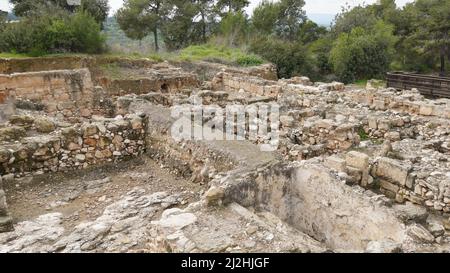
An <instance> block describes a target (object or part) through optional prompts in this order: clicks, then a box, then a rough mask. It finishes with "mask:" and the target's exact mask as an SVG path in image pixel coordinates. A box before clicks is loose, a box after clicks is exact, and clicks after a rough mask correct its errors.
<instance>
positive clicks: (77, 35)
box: [0, 11, 104, 56]
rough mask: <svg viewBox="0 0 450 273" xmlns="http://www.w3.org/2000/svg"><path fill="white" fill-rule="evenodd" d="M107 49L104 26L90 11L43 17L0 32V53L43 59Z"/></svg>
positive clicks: (25, 19)
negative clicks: (20, 54)
mask: <svg viewBox="0 0 450 273" xmlns="http://www.w3.org/2000/svg"><path fill="white" fill-rule="evenodd" d="M103 49H104V37H103V36H102V35H101V32H100V25H99V24H98V23H97V22H96V21H95V19H94V18H92V17H91V16H90V15H88V14H87V13H86V12H83V11H79V12H76V13H75V14H74V15H72V16H69V15H66V16H60V15H59V14H55V15H53V14H41V16H38V17H35V16H32V17H26V18H23V19H22V20H21V21H20V22H17V23H10V24H7V26H6V27H5V28H4V30H3V31H2V32H0V51H3V52H13V53H28V54H30V55H32V56H40V55H44V54H49V53H65V52H81V53H90V54H93V53H99V52H102V51H103Z"/></svg>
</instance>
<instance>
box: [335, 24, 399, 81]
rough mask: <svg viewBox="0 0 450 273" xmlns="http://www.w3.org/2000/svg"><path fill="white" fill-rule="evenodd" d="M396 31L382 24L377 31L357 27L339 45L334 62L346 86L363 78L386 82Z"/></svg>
mask: <svg viewBox="0 0 450 273" xmlns="http://www.w3.org/2000/svg"><path fill="white" fill-rule="evenodd" d="M392 32H393V29H392V27H390V26H389V25H386V24H385V23H383V22H381V21H380V22H378V23H377V24H376V25H375V27H374V29H373V30H370V31H366V30H364V29H363V28H360V27H356V28H354V29H353V30H352V31H351V32H350V33H342V34H341V35H339V37H338V39H337V40H336V41H335V43H334V46H333V49H332V50H331V54H330V62H331V63H332V64H333V68H334V71H335V73H336V75H337V76H338V77H339V79H340V80H341V81H343V82H345V83H350V82H354V81H355V80H358V79H363V78H384V76H385V73H386V72H387V71H388V69H389V65H390V63H391V57H392V50H393V45H394V43H395V38H394V36H393V34H392Z"/></svg>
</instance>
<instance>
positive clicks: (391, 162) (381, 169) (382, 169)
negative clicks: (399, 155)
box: [375, 157, 411, 186]
mask: <svg viewBox="0 0 450 273" xmlns="http://www.w3.org/2000/svg"><path fill="white" fill-rule="evenodd" d="M410 170H411V166H410V165H409V164H406V163H403V162H400V161H398V160H395V159H391V158H387V157H382V158H381V159H380V160H378V166H377V168H376V173H375V174H376V175H377V176H378V177H382V178H385V179H387V180H389V181H390V182H392V183H394V184H397V185H400V186H406V182H407V180H408V174H409V172H410Z"/></svg>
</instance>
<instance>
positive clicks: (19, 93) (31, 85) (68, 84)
mask: <svg viewBox="0 0 450 273" xmlns="http://www.w3.org/2000/svg"><path fill="white" fill-rule="evenodd" d="M0 97H7V98H10V99H13V100H16V101H18V100H21V101H31V102H33V103H37V104H40V105H42V106H43V107H44V109H45V111H46V112H48V113H57V112H60V113H62V114H64V116H73V115H82V116H90V110H89V109H91V108H92V105H93V98H94V85H93V83H92V80H91V75H90V72H89V70H88V69H79V70H58V71H45V72H27V73H15V74H11V75H5V74H0Z"/></svg>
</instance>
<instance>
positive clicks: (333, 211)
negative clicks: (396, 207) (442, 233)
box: [213, 163, 406, 252]
mask: <svg viewBox="0 0 450 273" xmlns="http://www.w3.org/2000/svg"><path fill="white" fill-rule="evenodd" d="M213 184H214V185H216V187H218V188H222V189H223V190H224V193H223V202H224V204H228V203H230V202H237V203H239V204H241V205H242V206H245V207H254V208H256V209H257V210H261V211H270V212H271V213H273V214H275V215H276V216H278V217H280V219H282V220H283V221H286V222H287V223H289V224H291V225H292V226H294V227H296V228H297V229H299V230H301V231H303V232H305V233H307V234H308V235H310V236H312V237H313V238H315V239H316V240H318V241H321V242H324V243H325V244H326V245H327V247H330V248H331V249H334V250H335V251H339V250H344V251H345V252H353V251H356V252H361V251H365V250H366V249H367V248H368V246H369V244H370V243H371V242H372V241H374V242H383V243H392V244H401V243H402V241H403V240H404V237H405V233H406V229H405V227H404V225H403V224H402V223H401V221H400V220H398V219H397V218H396V216H395V214H394V212H393V211H392V210H391V209H389V208H387V207H385V206H383V205H381V204H380V203H377V202H376V201H375V200H374V199H372V198H370V197H369V196H368V195H366V194H365V193H364V192H361V191H357V190H354V189H353V188H352V187H349V186H347V185H345V184H344V183H342V182H341V181H339V179H337V178H336V177H334V176H333V175H331V173H330V172H329V170H328V169H327V168H324V167H323V166H320V165H319V164H311V163H305V165H303V164H299V163H295V164H293V165H292V166H289V165H287V164H282V163H276V164H275V165H271V166H265V168H261V169H259V170H258V171H254V172H248V173H239V174H232V175H229V176H228V177H227V178H223V179H221V181H213Z"/></svg>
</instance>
